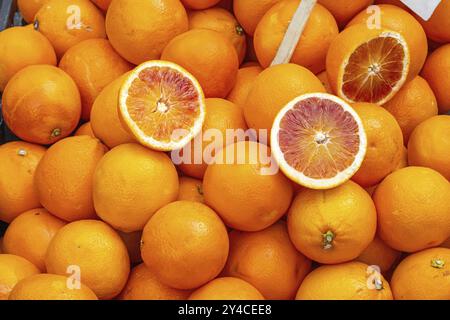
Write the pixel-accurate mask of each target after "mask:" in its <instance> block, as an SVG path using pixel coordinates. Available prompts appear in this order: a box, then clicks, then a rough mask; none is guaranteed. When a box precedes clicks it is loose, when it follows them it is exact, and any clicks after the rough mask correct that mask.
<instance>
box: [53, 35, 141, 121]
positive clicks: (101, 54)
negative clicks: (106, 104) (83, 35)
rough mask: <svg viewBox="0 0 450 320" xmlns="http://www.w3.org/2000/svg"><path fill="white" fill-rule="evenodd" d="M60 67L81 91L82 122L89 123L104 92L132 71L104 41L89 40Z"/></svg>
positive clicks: (79, 46)
mask: <svg viewBox="0 0 450 320" xmlns="http://www.w3.org/2000/svg"><path fill="white" fill-rule="evenodd" d="M59 67H60V68H61V69H62V70H64V71H65V72H67V74H69V75H70V76H71V77H72V79H73V80H74V81H75V83H76V84H77V86H78V89H79V90H80V95H81V106H82V112H81V118H82V119H83V120H89V119H90V116H91V109H92V105H93V103H94V101H95V98H97V96H98V95H99V93H100V92H101V91H102V90H103V88H104V87H106V86H107V85H108V84H110V83H111V82H112V81H114V80H115V79H117V78H118V77H120V76H121V75H123V74H124V73H125V72H127V71H130V70H131V69H132V65H131V64H130V63H129V62H127V61H126V60H125V59H123V58H122V57H121V56H119V54H118V53H117V52H116V51H115V50H114V49H113V47H112V46H111V44H110V43H109V41H108V40H106V39H88V40H84V41H82V42H80V43H78V44H76V45H74V46H73V47H71V48H70V49H69V50H67V51H66V53H65V54H64V56H63V57H62V58H61V61H60V62H59Z"/></svg>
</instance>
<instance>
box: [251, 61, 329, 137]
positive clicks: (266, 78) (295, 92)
mask: <svg viewBox="0 0 450 320" xmlns="http://www.w3.org/2000/svg"><path fill="white" fill-rule="evenodd" d="M312 92H325V88H324V87H323V85H322V83H321V82H320V80H319V79H318V78H317V77H316V76H315V75H314V74H313V73H312V72H311V71H309V70H308V69H306V68H304V67H301V66H299V65H296V64H293V63H289V64H282V65H277V66H273V67H269V68H267V69H265V70H264V71H263V72H261V73H260V74H259V76H258V77H257V78H256V80H255V82H254V84H253V87H252V88H251V90H250V92H249V93H248V96H247V99H246V102H245V105H244V116H245V120H246V121H247V124H248V126H249V127H250V128H253V129H266V130H268V132H270V129H271V128H272V124H273V121H274V120H275V117H276V116H277V114H278V112H279V111H280V110H281V109H282V108H283V107H284V106H285V105H286V104H287V103H288V102H289V101H291V100H292V99H294V98H295V97H297V96H299V95H302V94H305V93H312ZM268 141H270V139H269V140H268Z"/></svg>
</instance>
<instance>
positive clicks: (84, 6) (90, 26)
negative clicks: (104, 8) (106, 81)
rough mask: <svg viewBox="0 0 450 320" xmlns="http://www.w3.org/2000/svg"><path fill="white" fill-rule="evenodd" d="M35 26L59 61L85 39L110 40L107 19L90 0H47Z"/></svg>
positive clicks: (36, 17)
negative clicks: (107, 37) (51, 46)
mask: <svg viewBox="0 0 450 320" xmlns="http://www.w3.org/2000/svg"><path fill="white" fill-rule="evenodd" d="M34 25H35V28H36V30H38V31H40V32H41V33H42V34H43V35H44V36H46V37H47V38H48V40H50V42H51V44H52V45H53V47H54V48H55V51H56V55H57V56H58V57H59V58H61V57H62V56H63V54H64V53H65V52H66V51H67V50H68V49H69V48H70V47H73V46H74V45H76V44H77V43H80V42H81V41H83V40H87V39H94V38H106V33H105V18H104V17H103V14H102V12H101V11H100V10H99V9H98V8H97V7H96V6H95V5H94V4H93V3H92V2H91V1H89V0H47V1H46V2H45V3H44V5H43V6H42V7H41V8H40V9H39V11H38V12H37V13H36V16H35V24H34ZM103 71H105V70H103Z"/></svg>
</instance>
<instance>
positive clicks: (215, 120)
mask: <svg viewBox="0 0 450 320" xmlns="http://www.w3.org/2000/svg"><path fill="white" fill-rule="evenodd" d="M205 103H206V117H205V122H204V123H203V128H202V130H203V131H202V132H203V134H202V135H198V136H197V137H196V138H195V140H192V141H191V143H190V145H188V146H186V148H190V149H191V150H190V153H191V159H190V161H188V163H181V164H180V165H179V166H178V167H179V168H180V170H181V171H182V172H183V173H184V174H186V175H188V176H190V177H193V178H197V179H203V176H204V175H205V172H206V168H207V167H208V161H207V160H210V159H209V157H208V156H209V153H208V154H205V152H207V150H205V149H206V148H207V147H208V146H209V145H210V144H211V143H217V144H218V145H217V148H218V149H221V148H223V147H224V146H225V145H226V144H227V142H228V141H227V139H226V138H227V130H240V129H241V130H243V131H246V130H247V124H246V123H245V119H244V114H243V112H242V109H241V108H239V107H238V106H237V105H235V104H234V103H232V102H230V101H227V100H224V99H220V98H209V99H206V100H205ZM208 130H219V131H220V134H221V136H222V139H223V140H222V142H223V143H222V144H221V142H220V141H218V142H215V141H214V140H213V141H204V142H202V139H205V137H207V134H208ZM205 140H206V139H205ZM228 144H229V143H228ZM197 146H201V152H202V154H201V155H200V154H199V155H198V157H199V159H201V163H196V161H195V156H196V153H199V152H200V147H198V150H197ZM183 150H187V149H183ZM206 157H207V158H206Z"/></svg>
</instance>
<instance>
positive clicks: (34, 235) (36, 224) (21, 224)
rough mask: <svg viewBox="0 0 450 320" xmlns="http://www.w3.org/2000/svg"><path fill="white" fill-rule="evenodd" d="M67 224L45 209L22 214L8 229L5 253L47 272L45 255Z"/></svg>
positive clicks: (4, 240)
mask: <svg viewBox="0 0 450 320" xmlns="http://www.w3.org/2000/svg"><path fill="white" fill-rule="evenodd" d="M65 224H66V223H65V222H64V221H63V220H61V219H58V218H56V217H54V216H52V215H51V214H50V213H49V212H48V211H47V210H45V209H33V210H30V211H27V212H24V213H22V214H21V215H19V216H18V217H17V218H16V219H14V220H13V222H12V223H11V224H10V225H9V226H8V229H6V232H5V235H4V239H3V249H4V251H5V253H10V254H15V255H18V256H21V257H24V258H25V259H27V260H28V261H30V262H31V263H33V264H34V265H35V266H36V267H38V268H39V269H40V271H41V272H45V271H46V270H45V254H46V253H47V248H48V245H49V244H50V241H51V240H52V239H53V236H54V235H55V234H56V232H58V230H59V229H61V228H62V227H63V226H64V225H65Z"/></svg>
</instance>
